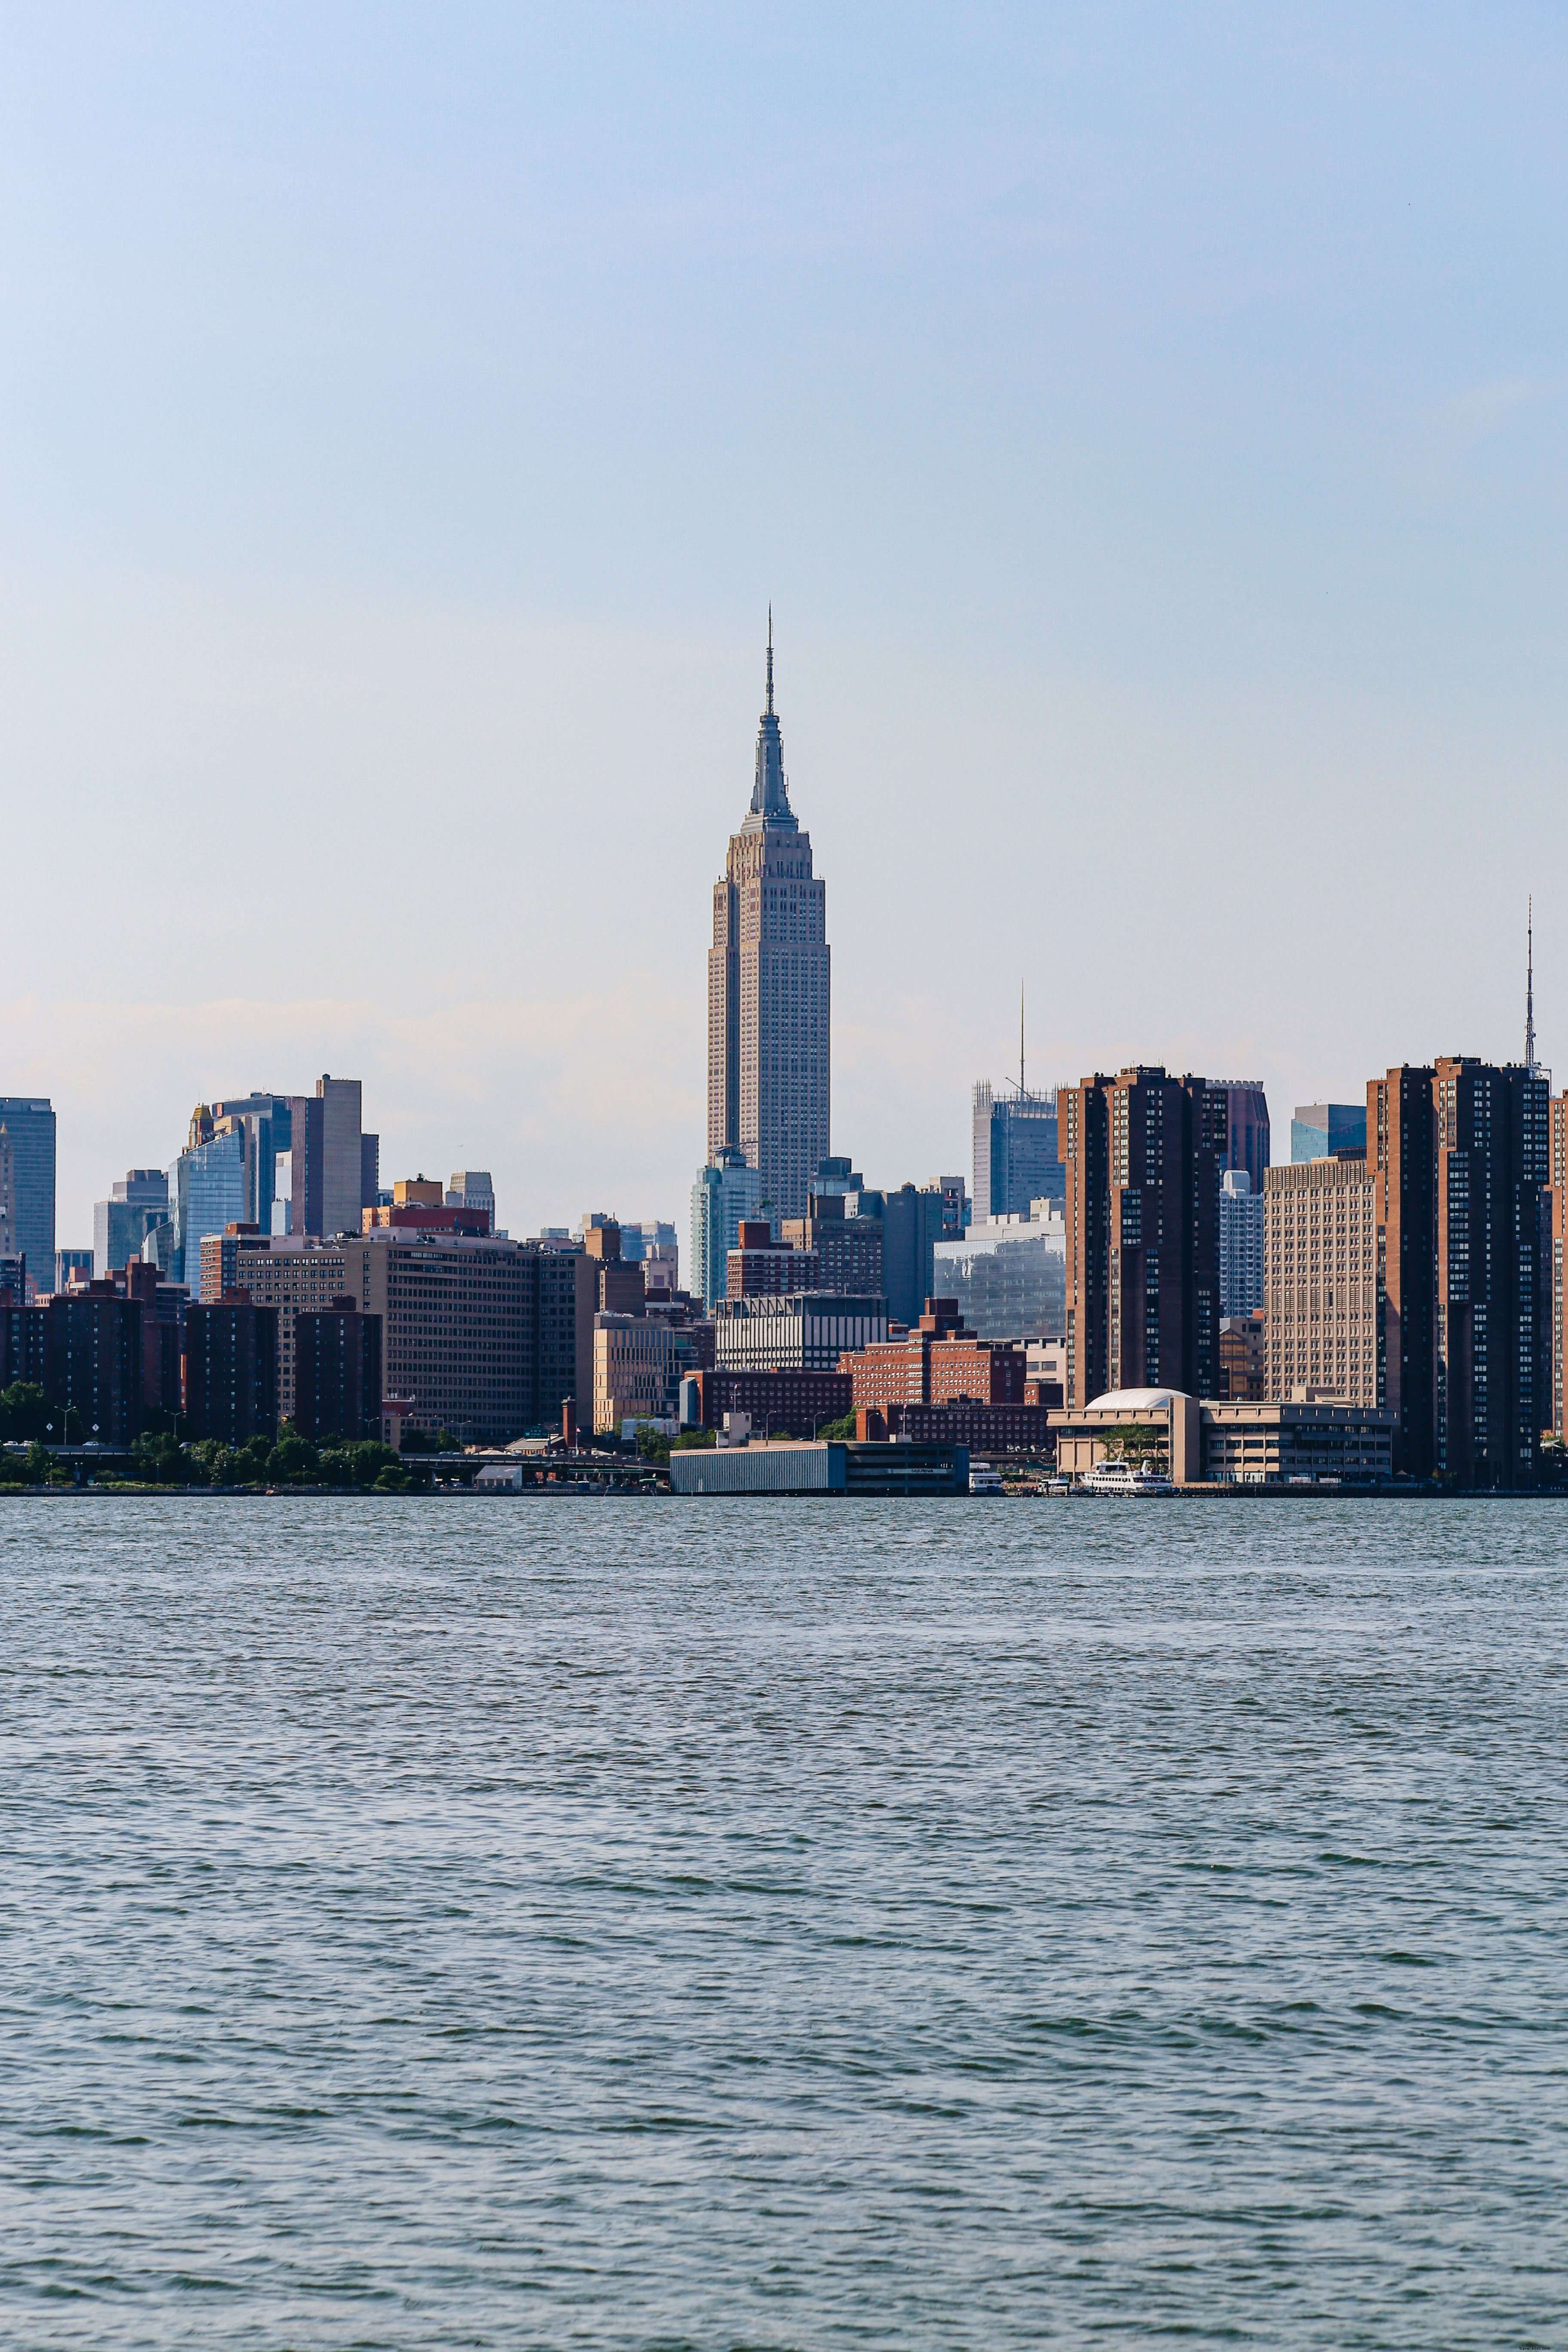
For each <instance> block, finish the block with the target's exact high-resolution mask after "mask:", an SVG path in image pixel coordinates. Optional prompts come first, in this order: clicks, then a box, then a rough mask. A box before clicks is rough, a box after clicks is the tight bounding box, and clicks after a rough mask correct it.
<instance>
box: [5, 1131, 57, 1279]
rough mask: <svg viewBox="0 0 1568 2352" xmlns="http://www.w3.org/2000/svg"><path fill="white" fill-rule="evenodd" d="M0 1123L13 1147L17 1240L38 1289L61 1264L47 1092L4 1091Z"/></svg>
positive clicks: (13, 1244)
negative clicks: (58, 1262)
mask: <svg viewBox="0 0 1568 2352" xmlns="http://www.w3.org/2000/svg"><path fill="white" fill-rule="evenodd" d="M0 1127H3V1128H4V1129H5V1135H6V1140H7V1141H8V1142H9V1144H10V1146H11V1217H10V1224H11V1240H10V1243H9V1245H8V1251H7V1254H8V1255H9V1254H10V1253H11V1252H20V1254H21V1255H23V1256H24V1257H25V1258H26V1261H27V1280H28V1283H29V1284H30V1285H31V1286H32V1287H33V1289H35V1290H37V1289H40V1288H42V1289H45V1290H47V1288H48V1286H49V1283H50V1282H51V1280H52V1279H53V1276H54V1268H55V1114H54V1109H53V1107H52V1105H51V1104H50V1102H49V1099H48V1097H47V1096H43V1097H38V1096H36V1095H0Z"/></svg>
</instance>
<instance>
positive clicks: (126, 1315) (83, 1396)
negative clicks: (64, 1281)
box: [22, 1282, 142, 1445]
mask: <svg viewBox="0 0 1568 2352" xmlns="http://www.w3.org/2000/svg"><path fill="white" fill-rule="evenodd" d="M22 1311H23V1312H24V1313H26V1308H24V1309H23V1310H22ZM33 1311H34V1312H35V1313H36V1314H37V1316H38V1317H39V1318H40V1321H41V1325H42V1341H43V1360H44V1378H43V1388H44V1394H45V1397H46V1399H47V1402H49V1403H50V1404H51V1405H54V1406H55V1407H57V1408H58V1411H59V1412H61V1413H62V1415H63V1414H64V1413H65V1412H77V1413H79V1415H80V1417H81V1433H82V1437H83V1439H84V1441H85V1442H87V1443H88V1444H99V1445H129V1444H131V1442H132V1439H133V1438H134V1437H135V1436H137V1435H138V1433H140V1431H141V1428H142V1307H141V1304H140V1302H139V1301H138V1300H137V1299H134V1298H127V1297H124V1296H123V1295H122V1294H118V1293H117V1292H116V1291H115V1288H114V1286H113V1284H112V1283H108V1282H106V1283H93V1284H91V1285H89V1287H88V1288H87V1289H86V1290H76V1291H72V1292H71V1293H70V1294H69V1295H68V1297H56V1298H51V1299H50V1300H49V1301H48V1303H47V1306H45V1307H38V1308H35V1309H34V1310H33ZM63 1432H64V1424H63V1420H62V1434H63Z"/></svg>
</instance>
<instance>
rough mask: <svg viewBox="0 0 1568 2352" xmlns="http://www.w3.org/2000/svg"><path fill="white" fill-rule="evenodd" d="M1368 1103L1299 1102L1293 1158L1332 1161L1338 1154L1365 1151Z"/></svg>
mask: <svg viewBox="0 0 1568 2352" xmlns="http://www.w3.org/2000/svg"><path fill="white" fill-rule="evenodd" d="M1369 1116H1370V1114H1369V1112H1368V1109H1367V1107H1366V1105H1365V1104H1364V1103H1298V1104H1297V1106H1296V1115H1295V1117H1294V1118H1292V1120H1291V1121H1290V1159H1291V1162H1292V1165H1294V1166H1300V1163H1301V1162H1302V1161H1303V1160H1329V1159H1331V1158H1332V1157H1333V1155H1334V1153H1335V1152H1336V1151H1365V1150H1366V1139H1367V1120H1368V1118H1369Z"/></svg>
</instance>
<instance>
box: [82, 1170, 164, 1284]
mask: <svg viewBox="0 0 1568 2352" xmlns="http://www.w3.org/2000/svg"><path fill="white" fill-rule="evenodd" d="M168 1213H169V1179H168V1177H167V1175H166V1174H165V1173H164V1171H163V1169H162V1168H128V1169H127V1170H126V1171H125V1175H124V1178H123V1179H122V1181H121V1182H120V1183H118V1184H111V1185H110V1188H109V1198H108V1200H107V1201H95V1202H94V1203H93V1210H92V1270H93V1272H94V1274H95V1275H97V1276H98V1277H99V1279H100V1281H101V1280H102V1279H103V1276H105V1275H106V1274H117V1273H118V1272H119V1271H120V1269H121V1267H122V1266H124V1265H128V1264H129V1262H130V1261H131V1259H132V1258H133V1257H140V1256H141V1255H142V1243H143V1242H144V1241H145V1240H146V1238H147V1236H148V1234H150V1233H151V1232H152V1230H153V1226H154V1225H157V1224H161V1223H163V1219H164V1218H165V1217H166V1216H167V1215H168Z"/></svg>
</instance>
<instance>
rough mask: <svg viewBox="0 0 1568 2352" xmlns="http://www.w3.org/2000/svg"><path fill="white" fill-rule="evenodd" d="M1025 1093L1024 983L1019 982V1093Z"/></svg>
mask: <svg viewBox="0 0 1568 2352" xmlns="http://www.w3.org/2000/svg"><path fill="white" fill-rule="evenodd" d="M1023 1091H1024V983H1023V982H1022V981H1020V982H1018V1092H1019V1093H1020V1094H1022V1093H1023Z"/></svg>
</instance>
